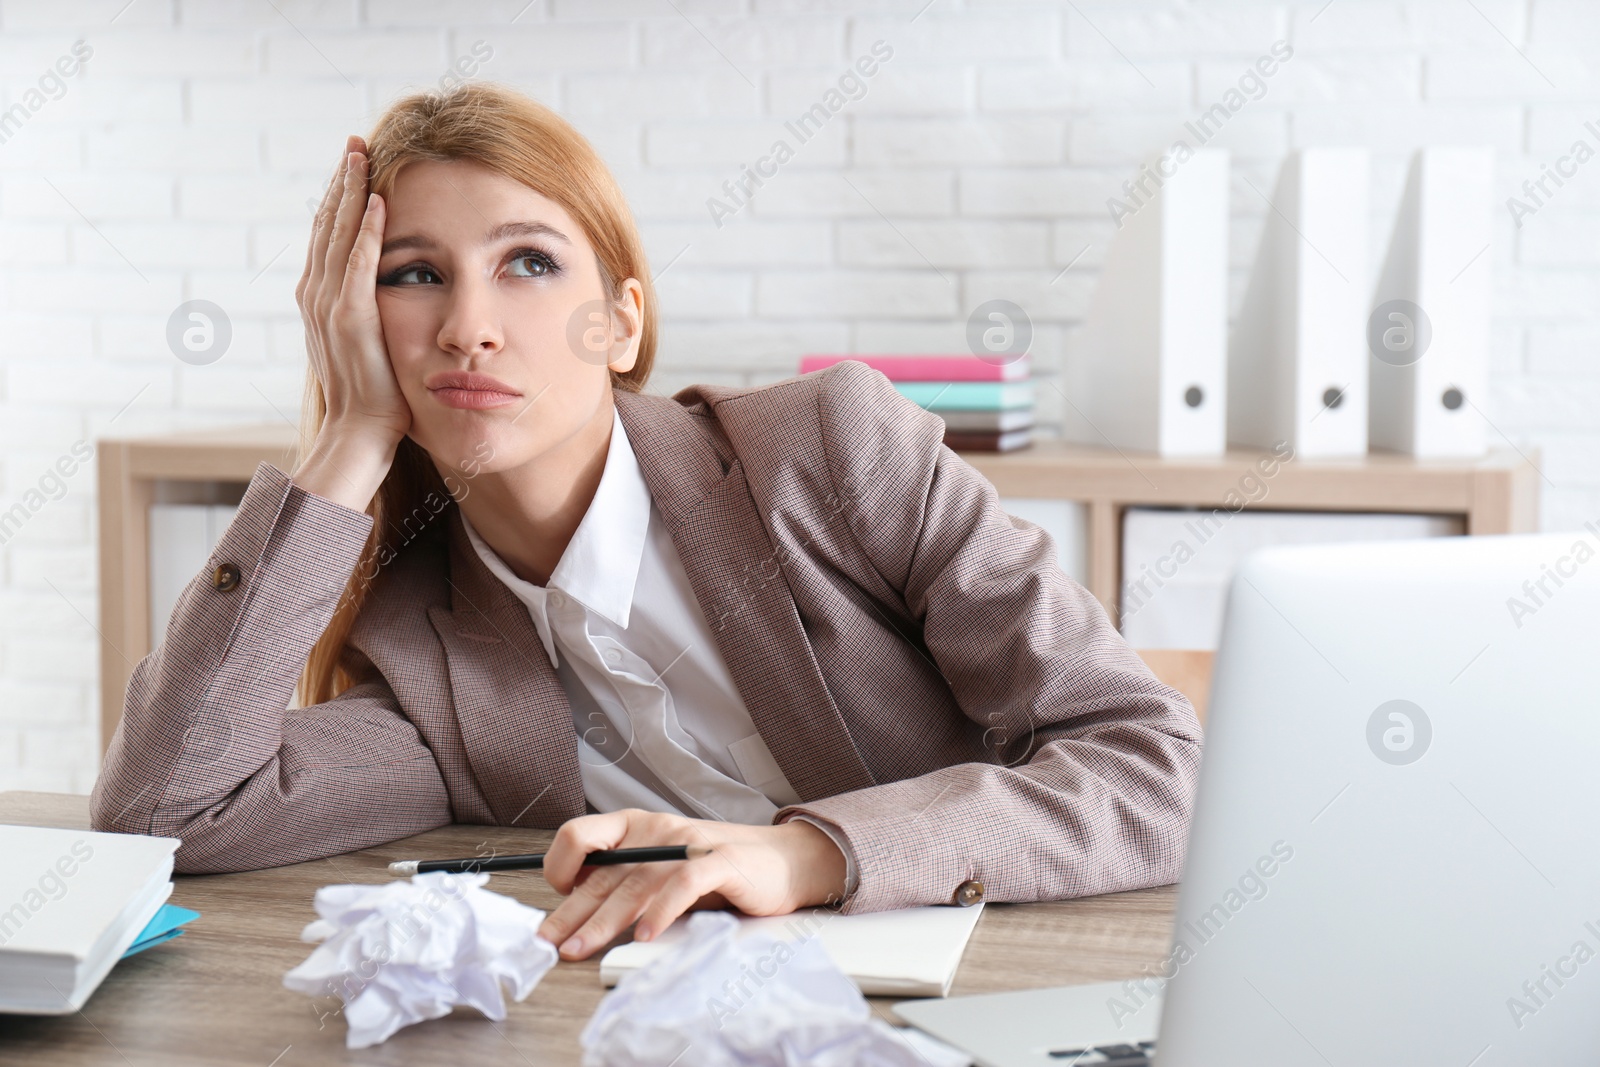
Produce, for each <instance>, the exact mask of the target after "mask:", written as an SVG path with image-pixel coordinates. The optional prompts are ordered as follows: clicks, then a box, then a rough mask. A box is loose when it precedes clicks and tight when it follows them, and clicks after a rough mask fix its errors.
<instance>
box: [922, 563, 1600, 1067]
mask: <svg viewBox="0 0 1600 1067" xmlns="http://www.w3.org/2000/svg"><path fill="white" fill-rule="evenodd" d="M1597 666H1600V538H1592V537H1590V536H1589V535H1587V534H1571V533H1569V534H1550V535H1538V536H1508V537H1463V538H1439V539H1429V540H1422V541H1402V542H1386V543H1381V544H1344V545H1336V546H1318V547H1297V548H1274V549H1266V550H1263V551H1260V552H1258V553H1255V554H1253V555H1252V556H1250V557H1249V558H1248V559H1247V560H1246V561H1245V563H1244V564H1243V565H1242V566H1241V568H1240V570H1239V571H1238V572H1237V574H1236V575H1235V577H1234V579H1233V582H1232V584H1231V586H1230V588H1229V592H1228V601H1227V609H1226V614H1225V618H1224V623H1223V637H1222V643H1221V648H1220V649H1219V651H1218V654H1217V657H1216V660H1215V663H1214V669H1213V678H1212V693H1211V702H1210V708H1211V710H1210V714H1209V717H1208V721H1207V724H1206V753H1205V758H1204V761H1203V765H1202V771H1201V776H1200V785H1199V794H1198V797H1197V801H1196V809H1195V816H1194V821H1193V823H1192V825H1191V828H1190V836H1189V849H1188V859H1187V866H1186V868H1185V870H1184V875H1183V880H1182V884H1181V886H1180V889H1179V894H1178V907H1177V921H1176V924H1175V927H1174V930H1173V939H1172V942H1171V952H1170V954H1169V955H1168V956H1167V957H1166V958H1165V959H1164V960H1163V961H1162V962H1161V963H1160V964H1159V965H1158V966H1157V967H1155V968H1152V970H1151V972H1150V973H1146V974H1142V975H1137V976H1134V977H1133V978H1132V979H1131V980H1130V981H1129V982H1125V983H1112V984H1108V985H1097V986H1079V987H1069V988H1064V989H1054V990H1034V991H1030V992H1027V993H1015V994H999V995H994V996H989V997H972V998H959V999H954V1000H949V1001H914V1002H906V1003H904V1004H899V1005H896V1009H895V1010H896V1011H897V1012H898V1013H899V1014H900V1015H901V1016H902V1017H903V1018H904V1019H905V1020H906V1021H907V1022H909V1023H911V1024H912V1025H914V1026H917V1027H918V1028H920V1029H923V1030H925V1031H927V1032H928V1033H930V1034H932V1035H933V1036H935V1037H938V1038H941V1039H943V1040H945V1041H947V1042H949V1043H951V1044H954V1045H956V1046H957V1047H960V1048H962V1049H964V1050H966V1051H968V1052H969V1053H971V1054H972V1055H973V1056H974V1058H975V1061H976V1062H977V1063H978V1064H980V1065H983V1067H1035V1065H1041V1064H1054V1065H1062V1064H1069V1065H1075V1067H1090V1065H1091V1064H1106V1063H1111V1064H1115V1065H1117V1067H1137V1065H1139V1064H1142V1063H1143V1062H1145V1061H1146V1059H1147V1058H1149V1057H1151V1056H1152V1054H1153V1062H1154V1063H1156V1064H1158V1065H1160V1067H1212V1065H1216V1067H1224V1065H1225V1067H1257V1065H1259V1067H1268V1065H1271V1067H1329V1065H1335V1064H1337V1065H1344V1064H1364V1063H1384V1064H1390V1063H1393V1064H1399V1063H1406V1064H1430V1065H1433V1064H1440V1065H1454V1067H1502V1065H1512V1064H1565V1063H1580V1062H1581V1063H1593V1062H1596V1061H1597V1060H1600V669H1597ZM1063 951H1070V950H1069V949H1067V948H1065V947H1064V948H1063ZM1135 994H1137V996H1135ZM1151 1039H1154V1040H1153V1043H1152V1040H1151Z"/></svg>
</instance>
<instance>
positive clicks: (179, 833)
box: [90, 464, 451, 873]
mask: <svg viewBox="0 0 1600 1067" xmlns="http://www.w3.org/2000/svg"><path fill="white" fill-rule="evenodd" d="M371 529H372V518H371V517H370V516H368V515H366V514H364V513H362V512H358V511H355V510H352V509H350V508H346V507H344V506H342V505H339V504H335V503H333V502H332V501H330V500H327V499H324V498H322V497H319V496H317V495H315V494H313V493H308V492H306V491H305V490H303V489H301V488H300V487H298V486H296V485H295V484H294V483H293V482H292V481H291V480H290V479H289V477H288V475H286V474H284V472H283V471H281V470H279V469H278V468H276V467H274V466H272V465H270V464H262V465H261V466H260V467H259V468H257V470H256V474H255V477H254V478H253V479H252V480H251V482H250V485H249V487H248V488H247V489H246V491H245V494H244V499H243V501H242V502H241V503H240V505H239V511H238V514H237V515H236V516H235V518H234V520H233V522H232V523H231V524H230V525H229V526H228V529H227V531H226V532H225V533H224V534H223V535H222V538H221V539H220V540H219V541H218V543H217V546H216V548H215V550H214V551H213V552H212V554H211V556H210V558H209V559H208V560H207V561H206V565H205V569H204V570H203V571H202V572H201V573H200V574H199V575H198V576H197V577H196V578H195V579H194V580H193V581H191V582H190V583H189V586H188V588H187V589H185V591H184V593H183V595H182V597H181V598H180V599H179V601H178V605H177V607H176V609H175V610H174V612H173V615H172V619H171V621H170V622H169V623H168V626H167V633H166V639H165V640H164V641H163V643H162V645H161V647H160V648H158V649H156V651H154V652H152V653H151V654H150V655H148V656H146V657H145V658H144V659H143V660H142V661H140V663H139V665H138V667H137V668H135V670H134V673H133V678H132V680H131V681H130V682H129V684H128V696H127V702H126V707H125V710H124V711H123V715H122V721H121V722H120V723H119V724H118V726H117V731H116V734H115V735H114V736H113V737H112V739H111V745H110V747H109V749H108V750H107V752H106V757H105V762H104V765H103V766H102V768H101V771H100V776H99V778H98V780H97V781H96V782H95V786H94V792H93V796H92V798H91V801H90V811H91V823H92V826H93V827H94V829H96V830H111V831H120V832H126V833H147V834H160V835H165V836H171V837H178V838H181V839H182V840H183V845H182V846H181V847H180V848H179V849H178V852H177V856H176V867H177V870H179V871H182V872H186V873H200V872H218V871H238V870H252V869H255V868H259V867H271V866H278V865H281V864H286V863H296V862H299V861H302V860H308V859H316V858H320V857H323V856H329V855H333V854H336V853H341V852H349V851H352V850H354V849H360V848H366V847H369V846H371V845H374V844H378V843H381V842H384V841H390V840H393V839H395V838H398V837H404V836H407V835H409V834H414V833H420V832H422V831H424V830H430V829H433V828H434V827H437V826H441V825H443V824H445V823H447V822H449V821H450V817H451V812H450V805H449V801H448V798H447V794H446V792H445V787H444V782H443V779H442V777H441V775H440V772H439V768H438V765H437V764H436V763H435V761H434V758H433V755H432V753H431V751H430V750H429V749H428V747H427V746H426V745H425V744H424V743H423V741H422V738H421V736H420V735H419V734H418V732H417V730H416V728H415V727H414V726H413V725H412V723H411V722H410V720H408V719H407V718H406V717H405V716H404V715H403V714H402V713H401V710H400V707H399V704H398V702H397V701H396V699H395V696H394V694H393V692H392V691H391V690H390V688H389V686H388V684H387V683H386V682H384V681H383V680H382V679H381V678H378V677H370V676H369V677H368V679H367V680H365V681H363V682H362V683H361V684H359V685H357V686H355V687H354V688H352V689H350V690H348V691H346V692H345V693H343V694H341V695H340V696H339V697H337V698H336V699H334V700H331V701H328V702H327V703H325V704H319V705H315V706H312V707H305V708H294V709H289V708H288V705H289V703H290V701H291V699H292V697H293V693H294V688H295V684H296V682H297V680H298V679H299V676H300V672H301V670H302V668H303V667H304V665H305V662H306V657H307V656H308V655H309V654H310V651H311V648H312V646H313V645H314V644H315V643H316V640H317V638H318V637H319V636H321V634H322V632H323V630H324V629H326V627H327V625H328V622H329V620H330V619H331V618H332V616H333V612H334V610H335V608H336V607H337V606H338V603H339V598H340V597H341V596H342V595H343V593H344V589H345V584H346V582H347V581H348V580H349V578H350V575H351V574H352V573H353V572H354V570H355V568H356V565H357V563H358V561H359V559H360V555H361V550H362V547H363V545H364V544H365V542H366V538H367V535H368V533H369V532H370V530H371ZM222 567H227V568H233V569H234V570H236V571H237V572H238V580H237V583H235V584H231V587H230V583H229V582H228V581H222V582H216V581H214V580H213V575H214V574H215V573H216V572H217V569H218V568H222Z"/></svg>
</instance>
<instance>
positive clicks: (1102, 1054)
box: [1050, 1041, 1156, 1067]
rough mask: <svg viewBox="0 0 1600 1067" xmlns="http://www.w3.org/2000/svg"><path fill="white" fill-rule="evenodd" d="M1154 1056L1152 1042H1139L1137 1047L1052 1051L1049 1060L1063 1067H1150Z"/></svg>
mask: <svg viewBox="0 0 1600 1067" xmlns="http://www.w3.org/2000/svg"><path fill="white" fill-rule="evenodd" d="M1155 1054H1156V1043H1155V1042H1154V1041H1141V1042H1139V1043H1138V1044H1137V1045H1095V1046H1094V1047H1093V1048H1061V1049H1052V1050H1051V1052H1050V1058H1051V1059H1053V1060H1060V1061H1061V1062H1062V1065H1063V1067H1150V1057H1152V1056H1154V1055H1155Z"/></svg>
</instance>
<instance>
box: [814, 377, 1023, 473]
mask: <svg viewBox="0 0 1600 1067" xmlns="http://www.w3.org/2000/svg"><path fill="white" fill-rule="evenodd" d="M847 359H853V360H855V361H856V362H858V363H865V364H866V365H867V366H869V367H872V368H874V369H875V370H880V371H882V372H883V373H884V375H885V376H886V377H888V379H889V380H890V381H891V382H893V383H894V387H895V389H897V390H898V391H899V392H900V393H901V394H902V395H904V396H906V397H908V398H910V399H911V400H912V401H914V402H915V403H917V404H919V405H921V406H922V407H924V408H926V409H927V410H929V411H932V412H934V413H935V414H937V415H939V416H940V417H942V418H943V419H944V443H945V444H947V445H949V446H950V447H951V448H954V449H960V450H965V451H969V452H1009V451H1011V450H1012V449H1015V448H1023V447H1026V446H1027V445H1029V444H1032V443H1033V380H1032V364H1031V363H1030V361H1029V359H1028V357H1027V356H1023V357H1021V358H1020V359H1017V360H1015V361H1013V362H1010V363H994V362H990V361H989V360H985V359H979V358H978V357H977V356H806V357H805V358H803V359H802V360H801V361H800V373H801V374H809V373H810V372H811V371H815V370H822V369H823V368H824V367H831V366H833V365H834V364H835V363H839V362H841V361H842V360H847Z"/></svg>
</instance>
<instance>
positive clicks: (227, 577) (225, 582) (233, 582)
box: [211, 563, 239, 593]
mask: <svg viewBox="0 0 1600 1067" xmlns="http://www.w3.org/2000/svg"><path fill="white" fill-rule="evenodd" d="M211 584H212V585H213V586H215V587H216V588H217V591H218V592H221V593H226V592H227V591H228V590H230V589H232V588H234V587H235V586H237V585H238V584H239V568H238V567H235V566H234V565H233V564H231V563H224V564H222V566H220V567H218V568H217V569H216V570H214V571H212V572H211Z"/></svg>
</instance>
